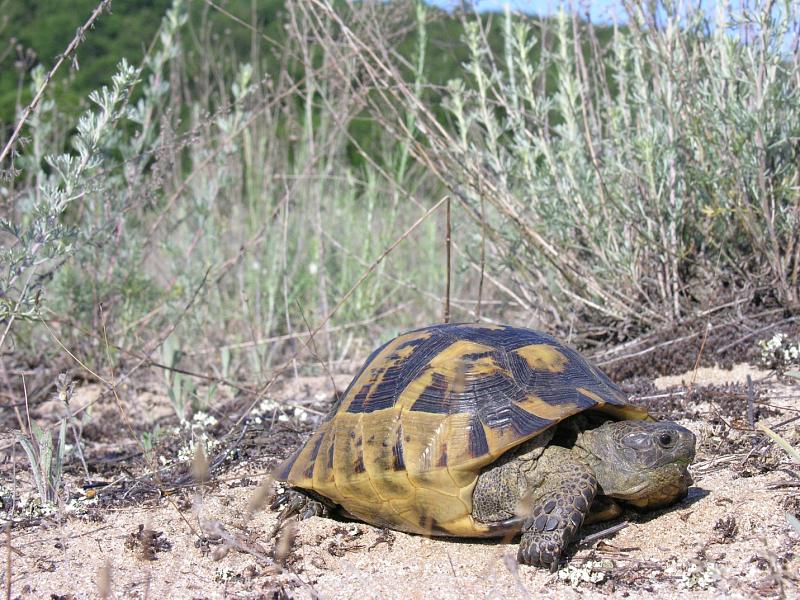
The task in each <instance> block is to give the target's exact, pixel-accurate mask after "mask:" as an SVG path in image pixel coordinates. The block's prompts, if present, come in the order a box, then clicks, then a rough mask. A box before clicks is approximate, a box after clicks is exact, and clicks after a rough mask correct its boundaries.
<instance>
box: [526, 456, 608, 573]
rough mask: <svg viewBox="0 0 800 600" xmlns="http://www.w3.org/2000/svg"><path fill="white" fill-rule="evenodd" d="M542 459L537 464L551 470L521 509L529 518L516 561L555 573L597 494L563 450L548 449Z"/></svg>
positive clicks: (593, 482) (588, 474)
mask: <svg viewBox="0 0 800 600" xmlns="http://www.w3.org/2000/svg"><path fill="white" fill-rule="evenodd" d="M548 454H549V455H550V456H547V455H548ZM542 459H544V461H542ZM542 459H540V462H544V464H545V465H547V464H552V465H554V468H553V469H552V470H550V469H548V470H547V471H548V472H546V473H545V476H544V481H543V482H542V483H541V484H540V485H539V486H538V487H537V489H536V490H534V495H533V496H532V498H531V499H530V500H528V502H529V504H528V506H527V507H526V506H523V507H522V508H523V509H526V508H527V509H528V510H525V514H527V515H528V516H527V518H526V519H525V521H524V522H523V525H522V538H521V539H520V543H519V552H518V553H517V560H518V561H519V562H521V563H524V564H529V565H535V566H539V567H549V569H550V571H551V572H555V571H556V570H557V569H558V561H559V559H560V557H561V554H562V553H563V552H564V549H565V548H566V547H567V545H568V544H569V543H570V542H571V541H572V540H573V539H574V537H575V534H576V533H577V532H578V529H580V527H581V525H582V524H583V520H584V518H585V517H586V515H587V514H588V513H589V509H590V507H591V505H592V501H593V500H594V497H595V494H596V493H597V479H596V478H595V476H594V473H592V471H591V469H590V468H589V467H588V466H587V465H586V464H584V463H582V462H580V461H577V460H576V459H575V458H574V456H573V455H572V453H571V452H569V451H568V450H566V449H565V448H559V447H551V448H548V449H547V451H546V452H545V455H544V456H542ZM524 502H525V500H524V499H523V503H524Z"/></svg>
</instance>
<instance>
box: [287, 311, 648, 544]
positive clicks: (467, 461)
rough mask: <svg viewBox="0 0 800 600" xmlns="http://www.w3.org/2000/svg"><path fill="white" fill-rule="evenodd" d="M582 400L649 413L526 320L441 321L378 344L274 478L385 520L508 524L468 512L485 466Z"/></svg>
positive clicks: (480, 532)
mask: <svg viewBox="0 0 800 600" xmlns="http://www.w3.org/2000/svg"><path fill="white" fill-rule="evenodd" d="M585 410H597V411H601V412H603V413H606V414H607V415H608V416H610V417H611V418H614V419H645V418H648V415H647V413H646V412H645V411H643V410H642V409H639V408H636V407H634V406H631V405H630V404H628V402H627V398H626V396H625V394H624V393H623V392H622V390H621V389H620V388H619V387H618V386H617V385H616V384H614V383H613V382H612V381H611V380H610V379H609V378H608V377H607V376H606V375H605V374H603V373H602V372H601V371H599V370H598V369H597V368H596V367H594V366H593V365H591V364H589V363H588V362H587V361H586V360H585V359H584V358H583V357H581V355H580V354H578V353H577V352H576V351H575V350H572V349H571V348H568V347H566V346H564V345H563V344H561V343H559V342H558V341H556V340H555V339H554V338H552V337H550V336H548V335H546V334H543V333H540V332H537V331H532V330H529V329H521V328H517V327H509V326H502V325H485V324H461V325H456V324H447V325H434V326H431V327H425V328H423V329H417V330H415V331H411V332H408V333H405V334H403V335H400V336H399V337H396V338H394V339H393V340H391V341H389V342H388V343H386V344H384V345H383V346H381V347H380V348H378V349H377V350H375V351H374V352H373V353H372V354H371V355H370V357H369V358H368V359H367V361H366V363H364V366H363V367H362V368H361V370H360V371H359V372H358V374H357V375H356V376H355V378H354V379H353V381H352V382H351V383H350V385H349V387H348V388H347V390H346V391H345V392H344V394H343V395H341V397H340V398H339V399H338V401H337V402H336V404H335V405H334V407H333V409H332V410H331V412H330V413H329V414H328V415H327V416H326V417H325V419H324V420H323V421H322V423H321V424H320V426H319V427H318V428H317V429H316V431H314V433H313V434H312V435H311V437H309V439H308V440H307V441H306V442H305V444H303V445H302V446H301V447H300V448H299V449H298V450H297V451H296V452H295V453H294V454H292V455H291V456H290V457H289V458H288V459H286V461H285V462H284V463H283V464H282V465H281V466H279V467H278V469H277V470H276V472H275V478H276V479H277V480H279V481H285V482H287V483H288V484H290V485H291V486H294V487H297V488H301V489H303V490H307V491H311V492H314V493H315V494H317V495H319V496H322V497H324V498H326V499H328V500H330V501H331V502H333V503H335V504H337V505H339V506H341V507H342V508H343V509H344V511H346V513H349V514H350V515H351V516H354V517H356V518H358V519H360V520H362V521H365V522H368V523H372V524H375V525H378V526H385V527H391V528H393V529H398V530H402V531H409V532H412V533H422V534H438V535H455V536H479V537H480V536H492V535H502V534H503V533H504V532H505V531H507V530H508V529H509V526H508V524H486V523H481V522H478V521H476V520H474V519H473V517H472V492H473V489H474V487H475V482H476V480H477V478H478V475H479V474H480V472H481V469H483V468H484V467H486V466H487V465H489V464H490V463H492V462H494V461H495V460H497V459H498V458H499V457H500V456H502V455H503V454H504V453H505V452H508V451H509V450H511V449H512V448H514V447H516V446H518V445H520V444H522V443H524V442H525V441H527V440H530V439H531V438H533V437H535V436H537V435H538V434H540V433H542V432H543V431H545V430H546V429H548V428H549V427H552V426H553V425H555V424H556V423H558V422H559V421H561V420H563V419H565V418H567V417H570V416H572V415H574V414H576V413H579V412H582V411H585Z"/></svg>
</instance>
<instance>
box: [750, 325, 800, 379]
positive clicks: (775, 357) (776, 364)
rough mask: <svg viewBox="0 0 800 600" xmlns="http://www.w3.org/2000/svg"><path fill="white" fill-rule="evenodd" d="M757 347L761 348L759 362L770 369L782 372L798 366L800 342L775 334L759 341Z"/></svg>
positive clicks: (783, 334)
mask: <svg viewBox="0 0 800 600" xmlns="http://www.w3.org/2000/svg"><path fill="white" fill-rule="evenodd" d="M758 346H759V348H761V362H762V363H763V364H764V365H765V366H767V367H769V368H770V369H775V370H777V371H780V372H783V371H786V370H787V369H789V368H791V367H797V366H800V340H792V339H791V338H790V337H789V336H788V335H787V334H785V333H776V334H775V335H773V336H772V337H771V338H770V339H768V340H760V341H759V342H758Z"/></svg>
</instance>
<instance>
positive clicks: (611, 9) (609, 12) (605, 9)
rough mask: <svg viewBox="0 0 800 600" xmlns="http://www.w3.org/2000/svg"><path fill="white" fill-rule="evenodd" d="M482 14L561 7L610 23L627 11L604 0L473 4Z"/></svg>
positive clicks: (440, 2)
mask: <svg viewBox="0 0 800 600" xmlns="http://www.w3.org/2000/svg"><path fill="white" fill-rule="evenodd" d="M428 3H429V4H433V5H434V6H438V7H440V8H444V9H451V8H454V7H456V6H460V5H461V2H460V1H459V0H428ZM471 4H473V5H475V6H476V7H477V9H478V10H479V11H481V12H483V11H502V10H503V9H504V7H505V5H506V4H508V5H509V6H510V7H511V10H513V11H521V12H527V13H531V14H537V15H551V14H553V13H555V12H556V11H557V10H558V8H559V7H560V6H567V7H570V8H575V7H577V8H578V12H579V13H580V14H584V13H585V12H586V11H587V10H588V11H589V14H590V15H591V16H592V21H603V22H608V21H612V20H613V18H612V17H613V14H614V13H616V15H617V20H622V16H623V15H624V14H625V11H624V10H623V9H622V2H616V1H614V0H602V1H601V2H588V1H586V2H563V1H561V2H559V1H558V0H543V1H539V0H476V1H474V2H471Z"/></svg>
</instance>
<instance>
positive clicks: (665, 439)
mask: <svg viewBox="0 0 800 600" xmlns="http://www.w3.org/2000/svg"><path fill="white" fill-rule="evenodd" d="M674 442H675V440H674V439H673V437H672V434H671V433H667V432H666V431H665V432H664V433H662V434H660V435H659V436H658V443H659V444H661V445H662V446H664V447H665V448H669V447H670V446H672V444H673V443H674Z"/></svg>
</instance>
